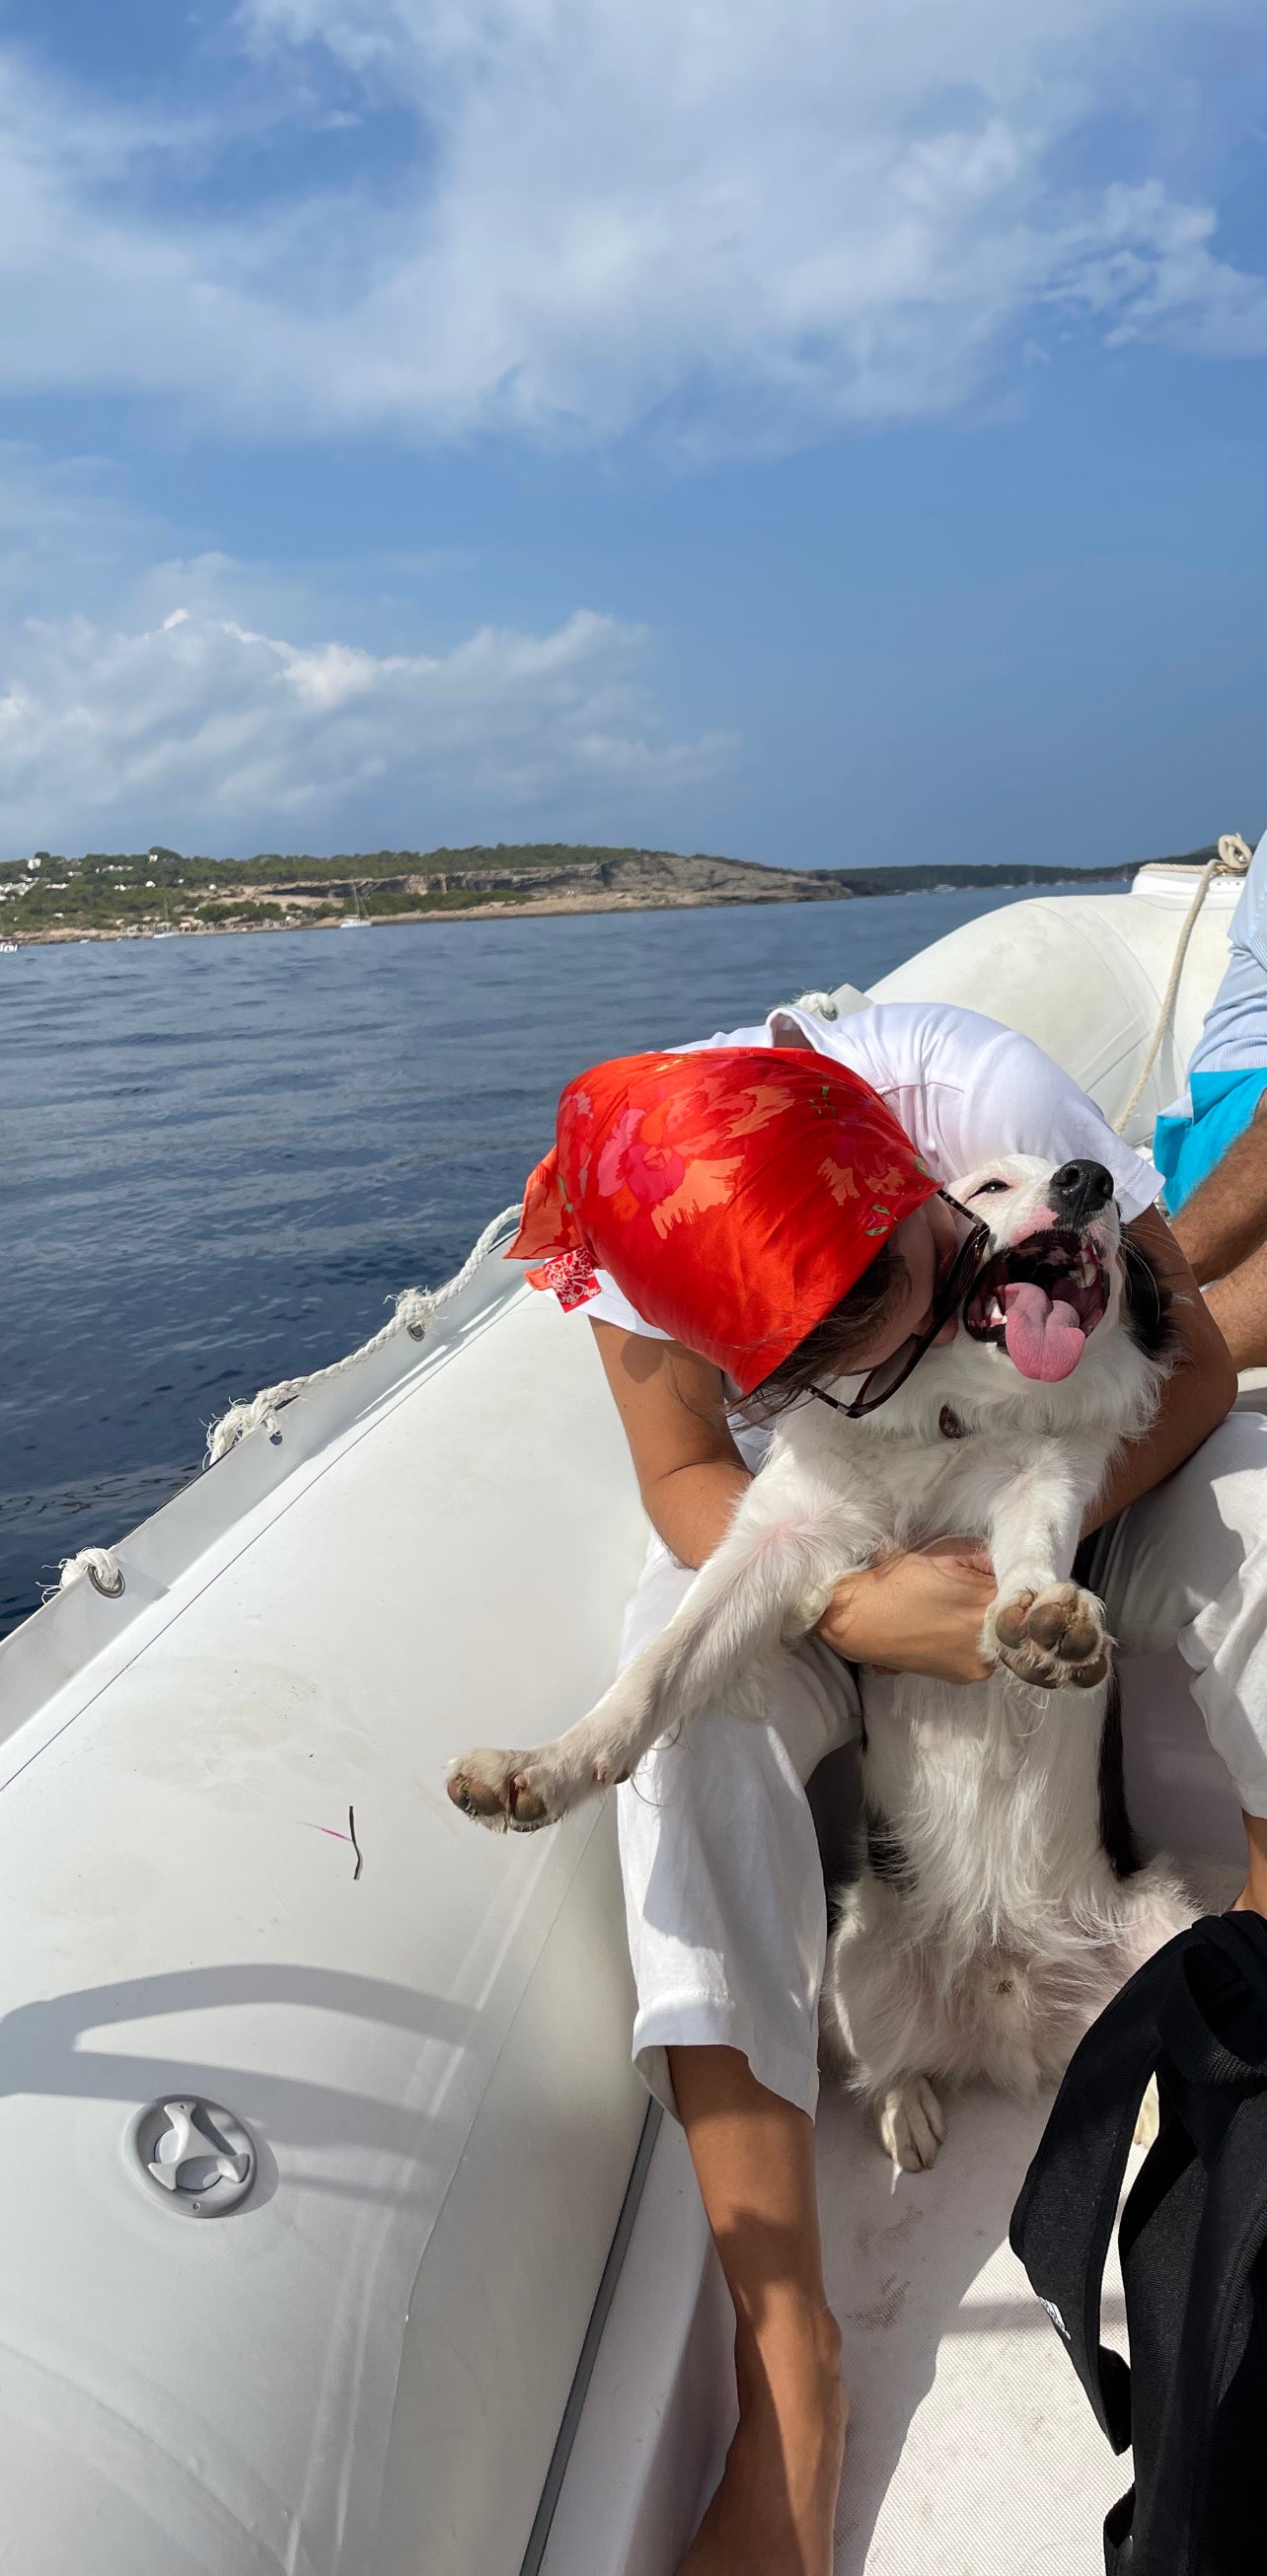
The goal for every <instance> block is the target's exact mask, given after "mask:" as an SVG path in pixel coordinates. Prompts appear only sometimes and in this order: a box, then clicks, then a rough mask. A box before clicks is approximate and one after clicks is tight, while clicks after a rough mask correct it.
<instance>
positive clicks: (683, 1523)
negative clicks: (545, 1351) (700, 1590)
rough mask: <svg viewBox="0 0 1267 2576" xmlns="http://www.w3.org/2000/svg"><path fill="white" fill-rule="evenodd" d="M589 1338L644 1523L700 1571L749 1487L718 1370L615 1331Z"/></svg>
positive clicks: (641, 1336)
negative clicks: (612, 1407)
mask: <svg viewBox="0 0 1267 2576" xmlns="http://www.w3.org/2000/svg"><path fill="white" fill-rule="evenodd" d="M593 1333H594V1339H595V1341H596V1342H597V1344H598V1351H599V1357H600V1359H601V1360H602V1363H603V1367H604V1370H605V1371H606V1375H607V1383H608V1385H609V1387H610V1388H611V1391H612V1394H613V1396H614V1397H615V1399H616V1410H617V1412H618V1413H619V1415H620V1419H621V1422H622V1424H623V1425H624V1432H625V1438H626V1440H627V1441H628V1443H629V1453H630V1456H631V1457H632V1459H633V1462H634V1468H635V1470H636V1473H637V1477H638V1490H639V1492H640V1494H641V1496H642V1500H643V1507H644V1509H645V1511H646V1515H647V1518H648V1520H649V1521H650V1523H651V1526H652V1528H653V1529H656V1530H658V1531H659V1533H660V1536H661V1538H662V1539H663V1541H664V1544H665V1546H666V1547H667V1548H669V1549H671V1550H672V1553H673V1555H674V1556H675V1557H676V1558H677V1560H678V1563H679V1564H680V1565H702V1564H703V1563H704V1559H705V1557H708V1556H711V1555H712V1553H713V1550H714V1548H715V1547H716V1546H717V1545H718V1544H719V1542H720V1541H721V1539H723V1538H724V1537H725V1534H726V1531H727V1529H728V1528H729V1526H730V1523H731V1520H732V1519H733V1517H734V1511H735V1505H736V1504H737V1503H738V1502H739V1501H740V1499H741V1497H742V1495H743V1493H744V1491H745V1489H746V1488H747V1486H748V1484H749V1483H750V1481H751V1479H750V1476H749V1472H748V1469H747V1468H746V1467H745V1465H744V1462H743V1460H742V1458H741V1457H740V1455H739V1452H738V1450H737V1449H736V1447H735V1444H734V1441H733V1440H732V1439H731V1436H730V1431H729V1428H728V1426H727V1422H726V1406H725V1396H724V1391H723V1387H722V1375H721V1370H720V1369H718V1368H714V1367H713V1365H712V1363H711V1361H709V1360H702V1359H700V1358H699V1357H698V1356H697V1354H696V1353H695V1352H694V1351H688V1350H686V1349H684V1348H683V1345H682V1344H681V1343H680V1342H656V1341H652V1340H651V1338H650V1336H649V1335H648V1334H646V1333H627V1332H625V1331H624V1330H623V1328H622V1327H621V1326H620V1325H619V1324H598V1323H596V1324H595V1325H594V1326H593Z"/></svg>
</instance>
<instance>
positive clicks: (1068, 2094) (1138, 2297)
mask: <svg viewBox="0 0 1267 2576" xmlns="http://www.w3.org/2000/svg"><path fill="white" fill-rule="evenodd" d="M1154 2072H1155V2073H1156V2076H1157V2085H1158V2092H1159V2094H1160V2097H1161V2130H1160V2134H1159V2136H1158V2138H1157V2140H1156V2143H1155V2145H1154V2146H1153V2147H1152V2148H1151V2149H1150V2151H1149V2153H1148V2155H1147V2156H1146V2157H1145V2160H1144V2164H1143V2167H1142V2169H1141V2171H1140V2173H1139V2174H1138V2176H1137V2178H1136V2181H1135V2183H1134V2186H1133V2188H1132V2190H1131V2194H1130V2197H1129V2199H1128V2201H1127V2203H1126V2207H1125V2209H1124V2210H1123V2212H1122V2218H1121V2225H1120V2229H1119V2238H1118V2244H1119V2252H1120V2255H1121V2262H1122V2279H1123V2284H1124V2287H1125V2291H1126V2325H1127V2334H1128V2337H1129V2342H1130V2356H1131V2358H1130V2367H1129V2369H1128V2368H1127V2365H1126V2363H1125V2362H1124V2361H1123V2360H1122V2359H1121V2358H1120V2356H1119V2355H1118V2354H1116V2353H1113V2352H1108V2351H1106V2350H1105V2349H1104V2347H1103V2345H1102V2344H1101V2342H1100V2296H1101V2288H1102V2283H1103V2279H1104V2265H1105V2258H1106V2256H1107V2253H1108V2249H1109V2243H1110V2239H1111V2236H1112V2232H1113V2220H1114V2216H1115V2213H1116V2210H1117V2203H1118V2198H1119V2194H1120V2192H1121V2187H1122V2179H1123V2175H1124V2172H1125V2168H1126V2159H1127V2155H1128V2153H1129V2150H1130V2144H1131V2136H1132V2132H1133V2130H1134V2127H1135V2122H1136V2118H1137V2115H1138V2112H1139V2106H1140V2102H1141V2100H1142V2098H1143V2094H1144V2090H1145V2087H1146V2085H1147V2083H1148V2079H1149V2076H1150V2075H1152V2074H1153V2073H1154ZM1010 2233H1011V2242H1012V2249H1013V2252H1014V2253H1016V2254H1018V2255H1019V2256H1020V2259H1021V2261H1022V2263H1023V2264H1024V2266H1025V2269H1026V2271H1027V2272H1028V2274H1029V2277H1030V2280H1031V2282H1032V2283H1033V2286H1034V2288H1035V2290H1036V2291H1037V2293H1038V2296H1039V2298H1040V2299H1041V2301H1042V2304H1043V2306H1044V2307H1045V2308H1046V2310H1047V2313H1048V2315H1049V2317H1050V2318H1051V2320H1052V2322H1053V2324H1054V2325H1055V2327H1056V2329H1057V2331H1058V2333H1059V2334H1060V2336H1061V2337H1062V2340H1063V2342H1064V2344H1065V2348H1066V2350H1067V2352H1068V2354H1069V2357H1070V2360H1071V2361H1072V2363H1073V2366H1074V2369H1075V2370H1076V2371H1077V2373H1078V2377H1079V2379H1080V2380H1081V2381H1082V2385H1083V2387H1084V2388H1085V2390H1086V2392H1087V2395H1088V2397H1089V2398H1090V2400H1091V2404H1092V2406H1093V2408H1094V2410H1095V2413H1096V2416H1097V2418H1098V2420H1099V2422H1100V2424H1101V2426H1102V2427H1103V2429H1104V2431H1105V2432H1106V2433H1107V2435H1108V2438H1109V2440H1110V2442H1111V2443H1112V2445H1113V2448H1114V2450H1115V2451H1124V2450H1125V2449H1126V2447H1127V2445H1128V2443H1129V2444H1131V2445H1132V2446H1133V2449H1134V2467H1135V2483H1134V2485H1133V2486H1132V2487H1131V2489H1130V2490H1129V2492H1128V2493H1127V2494H1126V2495H1124V2496H1123V2497H1122V2498H1121V2500H1120V2502H1119V2503H1117V2504H1115V2505H1114V2507H1113V2510H1112V2512H1111V2513H1110V2514H1109V2515H1108V2516H1107V2518H1106V2520H1105V2525H1104V2563H1105V2566H1106V2568H1107V2570H1108V2576H1127V2571H1128V2570H1129V2576H1263V2571H1264V2570H1267V2254H1265V2253H1264V2245H1265V2244H1267V1922H1264V1921H1263V1919H1262V1918H1261V1917H1260V1916H1259V1915H1256V1914H1223V1915H1213V1916H1209V1917H1207V1918H1206V1919H1205V1920H1204V1921H1203V1922H1200V1923H1194V1924H1193V1925H1192V1927H1191V1929H1190V1930H1189V1931H1187V1932H1181V1933H1180V1934H1179V1936H1178V1938H1177V1939H1176V1940H1174V1941H1171V1942H1169V1943H1168V1944H1167V1946H1166V1948H1165V1949H1164V1950H1160V1951H1159V1952H1158V1954H1157V1956H1156V1958H1155V1959H1150V1960H1149V1962H1148V1965H1147V1966H1146V1967H1144V1968H1141V1969H1140V1971H1139V1974H1138V1975H1137V1976H1135V1977H1132V1979H1131V1982H1130V1984H1129V1985H1128V1986H1124V1987H1123V1989H1122V1992H1121V1994H1120V1995H1118V1996H1117V1997H1116V1998H1115V2000H1114V2001H1113V2002H1112V2003H1111V2004H1110V2005H1109V2007H1108V2010H1107V2012H1104V2013H1102V2014H1101V2016H1100V2019H1099V2021H1097V2022H1096V2023H1095V2025H1094V2027H1093V2028H1092V2029H1091V2030H1089V2031H1088V2033H1087V2036H1086V2038H1085V2039H1084V2040H1083V2042H1082V2044H1081V2047H1080V2048H1079V2049H1078V2051H1077V2054H1076V2056H1075V2057H1074V2058H1073V2060H1072V2063H1071V2064H1070V2067H1069V2071H1068V2073H1067V2075H1066V2076H1065V2080H1064V2082H1063V2084H1062V2085H1061V2088H1060V2091H1059V2093H1058V2094H1057V2096H1056V2101H1055V2104H1054V2106H1053V2109H1052V2114H1051V2118H1050V2119H1049V2121H1048V2123H1047V2127H1046V2129H1045V2131H1044V2133H1043V2136H1042V2139H1041V2141H1040V2143H1039V2147H1038V2152H1037V2154H1036V2155H1035V2157H1034V2161H1033V2163H1032V2165H1031V2166H1030V2169H1029V2172H1028V2174H1027V2175H1026V2177H1025V2182H1024V2186H1023V2188H1022V2191H1021V2196H1020V2199H1019V2200H1018V2201H1017V2204H1016V2207H1015V2209H1014V2211H1013V2213H1012V2225H1011V2231H1010Z"/></svg>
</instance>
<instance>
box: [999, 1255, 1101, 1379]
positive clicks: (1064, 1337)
mask: <svg viewBox="0 0 1267 2576" xmlns="http://www.w3.org/2000/svg"><path fill="white" fill-rule="evenodd" d="M1003 1312H1004V1314H1005V1316H1006V1318H1007V1321H1006V1324H1005V1325H1004V1332H1003V1338H1004V1340H1005V1341H1006V1343H1007V1355H1008V1358H1009V1359H1010V1360H1011V1361H1012V1362H1013V1364H1014V1366H1015V1367H1017V1368H1018V1369H1019V1370H1020V1372H1021V1375H1022V1377H1041V1378H1045V1379H1047V1380H1048V1381H1049V1382H1051V1381H1053V1380H1055V1379H1056V1378H1058V1377H1068V1376H1069V1375H1070V1373H1071V1371H1072V1370H1073V1369H1076V1367H1077V1365H1078V1362H1079V1360H1080V1359H1081V1357H1082V1353H1083V1349H1084V1346H1085V1343H1086V1338H1087V1337H1086V1334H1085V1333H1084V1332H1083V1329H1082V1326H1081V1324H1080V1323H1079V1321H1078V1318H1077V1315H1076V1314H1075V1312H1074V1309H1073V1307H1072V1306H1067V1305H1066V1304H1065V1301H1064V1299H1063V1297H1057V1298H1054V1299H1053V1298H1051V1297H1048V1296H1047V1295H1046V1294H1045V1293H1044V1291H1043V1290H1042V1289H1041V1288H1040V1287H1039V1286H1038V1283H1037V1281H1036V1280H1033V1279H1010V1280H1009V1281H1008V1283H1007V1285H1006V1287H1005V1288H1004V1290H1003Z"/></svg>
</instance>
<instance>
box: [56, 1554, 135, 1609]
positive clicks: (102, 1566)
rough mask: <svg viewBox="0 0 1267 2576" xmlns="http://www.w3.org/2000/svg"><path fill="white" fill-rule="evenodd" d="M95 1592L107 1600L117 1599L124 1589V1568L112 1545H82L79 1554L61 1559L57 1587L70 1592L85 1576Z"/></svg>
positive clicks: (59, 1589)
mask: <svg viewBox="0 0 1267 2576" xmlns="http://www.w3.org/2000/svg"><path fill="white" fill-rule="evenodd" d="M85 1575H87V1577H88V1581H89V1582H90V1584H91V1585H92V1588H93V1591H94V1592H100V1593H102V1594H103V1595H104V1597H105V1599H106V1600H107V1601H117V1600H118V1597H119V1594H120V1593H121V1592H122V1590H123V1568H122V1566H121V1565H120V1563H119V1560H118V1558H117V1556H116V1555H115V1553H114V1550H113V1548H111V1547H81V1548H80V1550H79V1554H78V1555H77V1556H64V1557H63V1558H62V1560H61V1567H60V1575H59V1580H58V1585H57V1589H58V1591H59V1592H69V1590H70V1587H71V1585H72V1583H82V1582H83V1579H84V1576H85Z"/></svg>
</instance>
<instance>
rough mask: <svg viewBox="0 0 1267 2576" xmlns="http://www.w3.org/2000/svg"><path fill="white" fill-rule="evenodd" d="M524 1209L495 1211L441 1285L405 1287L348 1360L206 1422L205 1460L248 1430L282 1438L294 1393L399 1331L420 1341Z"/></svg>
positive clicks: (289, 1380)
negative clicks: (284, 1411)
mask: <svg viewBox="0 0 1267 2576" xmlns="http://www.w3.org/2000/svg"><path fill="white" fill-rule="evenodd" d="M522 1213H523V1210H522V1207H521V1205H520V1204H519V1203H518V1202H516V1204H515V1206H514V1207H508V1208H503V1209H502V1212H501V1215H500V1216H495V1217H494V1218H493V1221H492V1224H491V1225H486V1226H485V1228H484V1231H483V1233H482V1235H481V1236H480V1238H479V1241H478V1243H475V1244H472V1246H471V1249H470V1251H469V1252H468V1254H467V1256H466V1259H465V1261H464V1262H463V1264H462V1267H461V1269H460V1270H458V1271H455V1273H454V1276H453V1277H452V1279H447V1280H446V1281H445V1283H444V1286H443V1287H442V1288H403V1289H402V1290H401V1293H400V1295H399V1297H398V1298H397V1299H396V1303H395V1309H394V1312H393V1314H392V1316H391V1319H390V1321H389V1322H388V1323H386V1324H384V1325H383V1326H382V1329H381V1331H379V1332H377V1333H372V1334H371V1335H370V1338H369V1340H368V1342H362V1344H361V1347H360V1349H359V1350H356V1351H349V1352H348V1354H347V1357H346V1359H341V1360H332V1361H331V1363H330V1366H329V1367H328V1368H320V1369H313V1370H312V1372H311V1374H310V1375H309V1376H308V1377H285V1378H281V1379H279V1381H278V1383H277V1385H276V1386H265V1387H261V1389H260V1392H259V1394H258V1395H255V1396H252V1398H251V1401H250V1403H249V1404H231V1405H230V1406H229V1408H228V1411H227V1412H226V1413H222V1414H221V1415H220V1418H219V1420H218V1421H217V1422H213V1423H211V1424H210V1425H209V1427H208V1431H207V1465H208V1466H209V1467H214V1466H215V1465H216V1464H217V1463H218V1461H219V1460H220V1459H221V1458H224V1457H227V1456H228V1453H229V1451H230V1449H233V1448H235V1447H236V1446H237V1443H238V1441H239V1440H243V1439H245V1437H246V1434H247V1432H248V1431H255V1430H257V1429H262V1430H264V1431H266V1432H267V1433H268V1436H269V1439H270V1440H274V1439H280V1437H281V1430H280V1425H279V1423H278V1420H277V1416H278V1414H279V1412H280V1410H281V1408H282V1406H283V1405H284V1404H291V1403H293V1401H294V1399H295V1397H296V1396H297V1395H303V1394H304V1392H305V1391H306V1389H307V1388H308V1387H310V1386H324V1385H325V1384H326V1382H327V1380H328V1379H330V1378H333V1377H342V1376H343V1374H344V1371H345V1370H347V1369H351V1368H356V1367H357V1365H358V1363H359V1362H360V1361H361V1360H367V1359H370V1358H371V1357H372V1356H373V1353H374V1352H375V1351H381V1350H382V1349H383V1347H384V1345H385V1344H386V1343H387V1342H390V1341H392V1340H393V1339H394V1337H395V1335H396V1334H397V1333H406V1332H407V1333H412V1335H413V1338H414V1340H415V1341H419V1342H420V1341H421V1340H422V1337H423V1334H424V1333H425V1332H426V1331H427V1330H428V1328H429V1326H430V1325H431V1324H432V1323H434V1321H435V1318H436V1316H437V1315H438V1314H439V1312H440V1309H441V1307H442V1306H447V1305H448V1303H449V1300H450V1298H452V1297H457V1296H459V1295H460V1293H461V1291H462V1290H463V1288H465V1287H467V1286H469V1284H470V1281H471V1280H472V1279H473V1278H474V1276H475V1273H476V1271H477V1270H478V1269H479V1267H480V1264H481V1262H482V1261H484V1260H485V1259H486V1258H487V1256H488V1254H489V1252H490V1251H491V1250H492V1247H493V1245H494V1244H495V1243H496V1241H497V1238H498V1235H499V1234H501V1233H502V1232H503V1230H504V1229H505V1227H506V1226H508V1225H511V1224H515V1225H517V1224H518V1222H519V1219H520V1216H521V1215H522Z"/></svg>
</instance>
